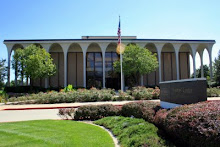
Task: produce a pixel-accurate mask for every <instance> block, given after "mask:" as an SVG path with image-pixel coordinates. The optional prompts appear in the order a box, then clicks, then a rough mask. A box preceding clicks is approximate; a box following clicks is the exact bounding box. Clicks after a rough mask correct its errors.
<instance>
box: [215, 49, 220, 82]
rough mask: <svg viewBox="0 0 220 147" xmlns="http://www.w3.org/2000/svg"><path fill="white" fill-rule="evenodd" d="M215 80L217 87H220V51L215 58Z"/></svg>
mask: <svg viewBox="0 0 220 147" xmlns="http://www.w3.org/2000/svg"><path fill="white" fill-rule="evenodd" d="M214 79H215V81H216V83H217V85H220V50H219V53H218V57H217V58H215V61H214Z"/></svg>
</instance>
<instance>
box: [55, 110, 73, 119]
mask: <svg viewBox="0 0 220 147" xmlns="http://www.w3.org/2000/svg"><path fill="white" fill-rule="evenodd" d="M74 113H75V108H62V109H59V112H58V116H60V117H61V118H62V119H69V118H71V119H74Z"/></svg>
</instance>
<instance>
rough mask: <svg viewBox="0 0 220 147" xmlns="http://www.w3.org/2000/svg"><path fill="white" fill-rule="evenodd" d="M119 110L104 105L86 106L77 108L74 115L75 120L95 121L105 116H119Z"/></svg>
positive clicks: (115, 107)
mask: <svg viewBox="0 0 220 147" xmlns="http://www.w3.org/2000/svg"><path fill="white" fill-rule="evenodd" d="M120 113H121V108H120V107H118V106H114V105H110V104H106V105H87V106H81V107H79V108H78V109H77V110H76V111H75V114H74V119H75V120H97V119H100V118H103V117H107V116H115V115H120Z"/></svg>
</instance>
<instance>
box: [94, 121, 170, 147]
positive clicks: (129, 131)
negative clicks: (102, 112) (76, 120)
mask: <svg viewBox="0 0 220 147" xmlns="http://www.w3.org/2000/svg"><path fill="white" fill-rule="evenodd" d="M95 124H97V125H101V126H104V127H105V128H108V129H110V130H111V131H112V133H113V134H114V135H115V136H116V137H117V138H118V140H119V142H120V145H121V146H125V147H130V146H134V147H138V146H172V144H170V143H168V142H166V141H165V140H164V139H162V138H161V137H160V136H158V134H157V133H158V129H157V128H156V127H155V126H154V125H153V124H151V123H148V122H145V121H144V120H143V119H136V118H128V117H106V118H103V119H100V120H97V121H95Z"/></svg>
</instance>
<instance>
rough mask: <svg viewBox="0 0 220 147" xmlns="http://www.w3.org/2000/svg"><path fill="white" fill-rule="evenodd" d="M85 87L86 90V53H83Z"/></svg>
mask: <svg viewBox="0 0 220 147" xmlns="http://www.w3.org/2000/svg"><path fill="white" fill-rule="evenodd" d="M83 87H85V88H86V51H83Z"/></svg>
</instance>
